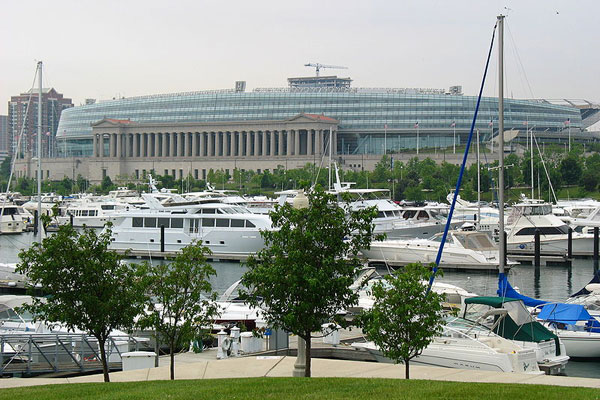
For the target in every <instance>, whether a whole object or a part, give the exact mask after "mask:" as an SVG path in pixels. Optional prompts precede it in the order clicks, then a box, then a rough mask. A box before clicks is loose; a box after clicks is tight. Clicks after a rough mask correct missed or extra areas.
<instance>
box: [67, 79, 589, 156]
mask: <svg viewBox="0 0 600 400" xmlns="http://www.w3.org/2000/svg"><path fill="white" fill-rule="evenodd" d="M476 102H477V98H476V97H475V96H464V95H462V91H461V90H460V88H459V87H454V88H453V90H452V92H447V91H445V90H443V89H361V88H326V87H318V88H311V87H306V88H280V89H255V90H254V91H252V92H236V91H235V90H233V89H232V90H220V91H205V92H191V93H175V94H164V95H152V96H141V97H131V98H122V99H118V100H111V101H100V102H97V103H96V104H90V105H84V106H80V107H75V108H72V109H69V110H65V112H64V113H63V116H62V118H61V122H60V124H59V129H58V133H57V138H58V140H59V143H60V145H59V150H60V154H61V155H62V156H66V157H71V156H84V157H85V156H90V155H91V154H92V137H91V132H92V128H91V124H92V123H94V122H97V121H99V120H101V119H103V118H114V119H121V120H131V121H134V122H164V123H176V122H219V121H251V120H283V119H287V118H291V117H293V116H294V115H297V114H298V113H307V114H324V115H327V116H328V117H331V118H334V119H336V120H337V121H339V126H338V128H339V137H338V141H337V147H336V148H335V149H334V152H335V153H336V154H340V155H353V154H354V155H357V154H382V153H383V152H384V146H385V147H386V150H385V151H387V152H397V151H399V150H402V149H411V148H412V149H414V148H416V147H417V143H418V145H419V147H420V148H425V147H428V148H448V147H452V146H453V144H454V142H455V140H456V144H457V145H458V144H460V143H463V142H464V139H465V138H466V135H467V134H468V132H469V129H470V127H471V122H472V118H473V114H474V111H475V106H476ZM504 104H505V122H504V123H505V128H506V129H515V130H519V131H521V132H522V134H521V135H522V137H523V138H524V137H525V134H524V133H525V130H526V128H529V129H532V130H534V131H535V132H536V136H537V137H538V140H541V141H546V142H549V141H561V140H563V141H564V140H565V139H566V138H567V136H568V133H571V134H572V135H573V136H574V137H578V136H577V135H578V134H579V133H582V132H583V130H584V129H585V128H587V127H588V126H590V125H592V124H593V123H595V122H597V121H598V118H600V106H597V105H596V106H594V105H593V104H592V105H587V107H588V108H586V109H585V110H584V109H580V108H578V107H577V106H574V105H571V104H553V103H551V102H549V101H545V100H515V99H505V102H504ZM590 104H591V103H590ZM497 119H498V101H497V99H496V98H490V97H485V98H483V99H482V100H481V105H480V109H479V115H478V118H477V124H476V126H475V127H476V128H477V129H479V130H480V133H481V137H482V138H483V140H489V138H490V137H491V136H492V135H496V134H497V129H498V122H497ZM584 136H585V133H584ZM517 140H519V138H517Z"/></svg>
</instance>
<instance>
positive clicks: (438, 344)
mask: <svg viewBox="0 0 600 400" xmlns="http://www.w3.org/2000/svg"><path fill="white" fill-rule="evenodd" d="M352 347H354V348H358V349H360V348H362V349H365V350H366V351H368V352H369V353H371V354H372V355H373V356H374V357H375V359H376V360H377V361H379V362H392V361H391V360H390V359H388V358H386V357H384V356H383V354H382V353H381V351H380V350H379V348H378V347H377V345H375V344H374V343H373V342H365V343H362V342H355V343H352ZM410 363H411V364H413V365H428V366H436V367H447V368H460V369H473V370H480V371H497V372H519V373H529V374H542V372H540V370H539V367H538V364H537V362H536V354H535V351H534V350H532V349H524V348H522V347H520V346H518V345H517V344H516V343H514V342H512V341H510V340H506V339H504V338H502V337H500V336H498V335H496V334H495V333H493V332H491V331H490V330H489V329H486V328H484V327H481V326H477V325H476V324H472V323H469V321H466V320H462V319H459V318H450V319H448V320H447V321H446V324H445V325H444V327H443V331H442V333H441V334H440V335H439V336H436V337H435V338H434V339H433V341H432V342H431V343H430V344H429V345H428V346H427V347H426V348H425V349H423V352H422V353H421V354H420V355H419V356H417V357H415V358H413V359H412V360H411V361H410Z"/></svg>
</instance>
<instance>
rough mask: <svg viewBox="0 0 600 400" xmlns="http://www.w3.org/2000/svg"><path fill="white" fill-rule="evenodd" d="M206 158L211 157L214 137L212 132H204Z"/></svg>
mask: <svg viewBox="0 0 600 400" xmlns="http://www.w3.org/2000/svg"><path fill="white" fill-rule="evenodd" d="M206 143H207V144H206V157H212V156H213V148H214V137H213V133H212V132H206Z"/></svg>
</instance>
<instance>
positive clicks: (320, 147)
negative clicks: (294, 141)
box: [315, 129, 323, 156]
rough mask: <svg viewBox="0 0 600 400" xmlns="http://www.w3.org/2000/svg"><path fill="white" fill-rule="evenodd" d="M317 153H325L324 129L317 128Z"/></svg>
mask: <svg viewBox="0 0 600 400" xmlns="http://www.w3.org/2000/svg"><path fill="white" fill-rule="evenodd" d="M315 154H316V155H318V156H320V155H321V154H323V129H317V130H315Z"/></svg>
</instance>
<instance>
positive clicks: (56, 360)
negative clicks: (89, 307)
mask: <svg viewBox="0 0 600 400" xmlns="http://www.w3.org/2000/svg"><path fill="white" fill-rule="evenodd" d="M140 344H141V343H140V340H139V339H136V338H134V337H132V336H110V337H109V338H108V340H107V341H106V343H105V349H106V358H107V360H108V367H109V370H114V369H121V365H122V364H121V355H122V354H123V353H126V352H128V351H132V350H139V348H140ZM100 359H101V357H100V348H99V345H98V341H97V340H96V338H94V337H93V336H89V335H87V334H75V333H59V334H54V333H42V334H38V333H12V334H2V335H0V365H1V369H0V376H3V375H36V374H43V373H58V372H90V371H97V370H101V369H102V363H101V361H100Z"/></svg>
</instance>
